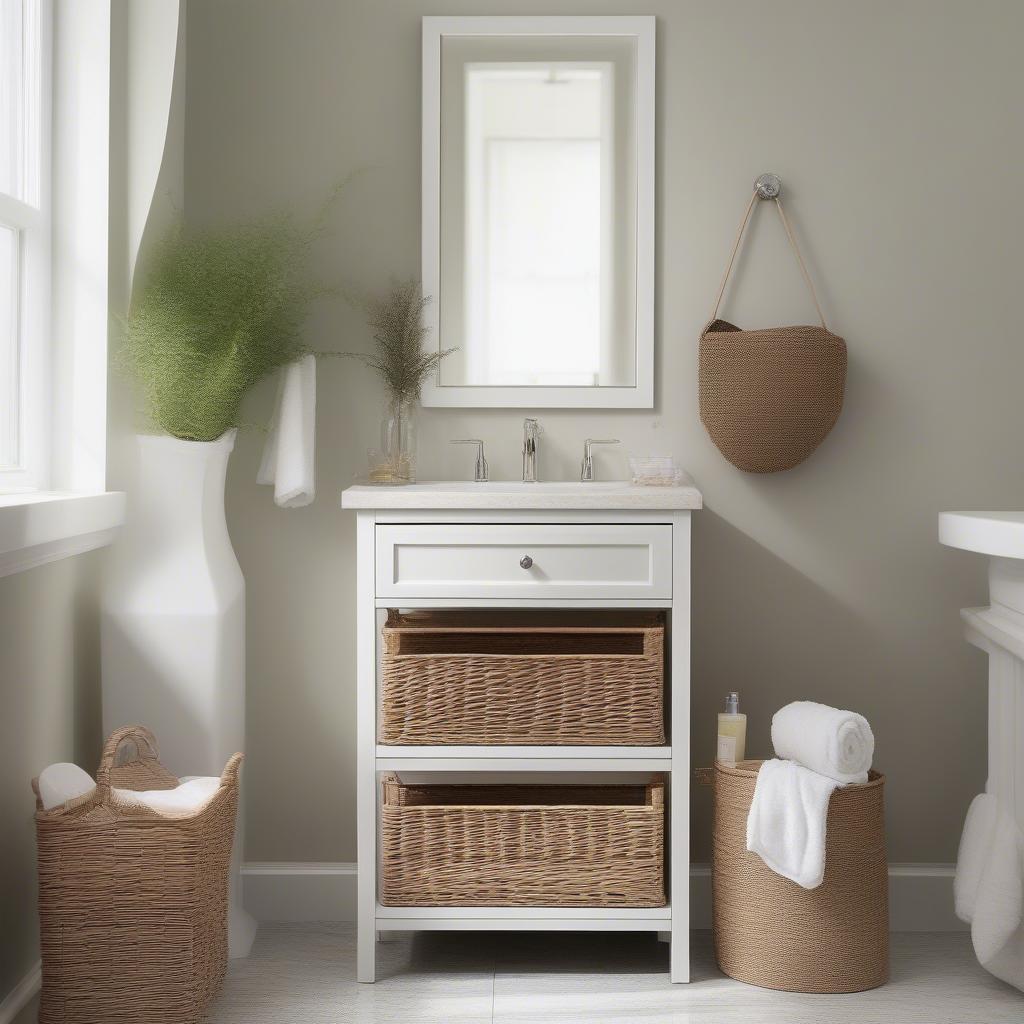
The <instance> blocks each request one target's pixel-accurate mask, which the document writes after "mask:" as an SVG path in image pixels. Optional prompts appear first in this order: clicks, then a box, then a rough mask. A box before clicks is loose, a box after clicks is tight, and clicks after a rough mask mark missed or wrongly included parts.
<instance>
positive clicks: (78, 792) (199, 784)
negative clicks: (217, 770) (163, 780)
mask: <svg viewBox="0 0 1024 1024" xmlns="http://www.w3.org/2000/svg"><path fill="white" fill-rule="evenodd" d="M95 788H96V783H95V782H94V781H93V779H92V776H91V775H89V774H88V772H85V771H83V770H82V769H81V768H79V767H78V765H77V764H67V763H61V764H51V765H50V766H49V767H48V768H44V769H43V770H42V771H41V772H40V773H39V799H40V800H41V801H42V804H43V808H44V809H45V810H47V811H49V810H51V809H52V808H54V807H59V806H60V805H61V804H65V803H67V802H68V801H69V800H76V799H77V798H78V797H80V796H86V795H87V794H89V793H91V792H92V791H93V790H94V789H95ZM219 788H220V779H219V778H217V777H216V776H193V777H191V778H189V779H187V780H184V781H182V783H181V785H180V786H177V787H175V788H174V789H147V790H142V791H136V790H133V789H117V788H115V789H114V795H115V796H116V797H117V798H118V800H119V801H121V802H122V803H137V804H142V805H143V806H144V807H149V808H150V809H152V810H154V811H156V812H157V813H159V814H170V815H178V814H191V813H192V812H194V811H198V810H199V808H201V807H202V806H203V805H204V804H205V803H207V802H208V801H209V800H211V799H212V798H213V795H214V794H215V793H216V792H217V790H218V789H219Z"/></svg>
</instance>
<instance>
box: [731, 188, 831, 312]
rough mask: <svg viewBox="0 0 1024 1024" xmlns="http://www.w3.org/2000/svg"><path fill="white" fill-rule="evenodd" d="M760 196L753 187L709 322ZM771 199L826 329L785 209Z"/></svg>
mask: <svg viewBox="0 0 1024 1024" xmlns="http://www.w3.org/2000/svg"><path fill="white" fill-rule="evenodd" d="M760 198H761V197H760V194H759V193H758V191H757V189H754V194H753V195H752V196H751V197H750V202H749V203H747V209H746V211H745V212H744V214H743V220H741V221H740V229H739V231H737V232H736V241H735V242H733V246H732V252H731V253H730V254H729V264H728V266H727V267H726V268H725V274H724V275H723V276H722V284H721V287H720V288H719V289H718V297H717V298H716V299H715V308H714V311H713V312H712V314H711V322H714V321H715V320H717V319H718V307H719V306H721V304H722V296H723V295H725V286H726V285H727V284H728V283H729V275H730V274H731V273H732V267H733V264H734V263H735V262H736V254H737V253H738V252H739V250H740V242H741V241H743V232H744V231H745V230H746V227H747V222H748V221H749V220H750V214H751V212H752V211H753V209H754V204H755V203H756V202H757V200H758V199H760ZM772 201H773V202H774V203H775V206H776V209H778V211H779V217H780V219H781V220H782V227H783V229H784V230H785V232H786V237H787V238H788V239H789V244H790V245H791V246H792V248H793V253H794V255H795V256H796V262H797V264H798V265H799V267H800V273H801V274H803V277H804V280H805V281H806V282H807V288H808V290H809V291H810V293H811V298H812V299H813V300H814V308H815V309H816V310H817V311H818V319H819V320H820V321H821V326H822V327H823V328H824V329H825V330H826V331H827V330H828V326H827V325H826V323H825V314H824V313H822V311H821V303H820V302H818V293H817V292H816V291H815V290H814V283H813V282H812V281H811V275H810V274H809V273H808V272H807V267H806V265H805V264H804V259H803V256H801V255H800V247H799V246H798V245H797V244H796V236H795V235H794V234H793V229H792V228H791V227H790V226H789V220H788V219H787V217H786V211H785V210H783V208H782V200H781V199H779V197H778V196H776V197H774V199H773V200H772Z"/></svg>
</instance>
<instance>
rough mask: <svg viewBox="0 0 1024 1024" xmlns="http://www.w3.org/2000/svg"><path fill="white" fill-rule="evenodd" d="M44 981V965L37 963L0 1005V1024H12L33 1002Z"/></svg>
mask: <svg viewBox="0 0 1024 1024" xmlns="http://www.w3.org/2000/svg"><path fill="white" fill-rule="evenodd" d="M42 980H43V968H42V964H39V963H37V964H36V965H35V967H33V968H32V970H31V971H29V972H28V974H26V975H25V977H24V978H22V979H21V981H19V982H18V984H17V985H15V986H14V988H12V989H11V991H10V992H8V993H7V995H6V996H5V997H4V1001H3V1002H2V1003H0V1024H11V1022H12V1021H14V1020H15V1019H16V1018H17V1016H18V1014H19V1013H21V1011H22V1010H24V1009H25V1007H26V1006H28V1004H29V1003H30V1002H31V1001H32V997H33V996H34V995H35V994H36V993H37V992H38V991H39V986H40V985H41V984H42Z"/></svg>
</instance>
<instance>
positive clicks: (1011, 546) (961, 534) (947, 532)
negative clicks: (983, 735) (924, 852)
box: [939, 512, 1024, 989]
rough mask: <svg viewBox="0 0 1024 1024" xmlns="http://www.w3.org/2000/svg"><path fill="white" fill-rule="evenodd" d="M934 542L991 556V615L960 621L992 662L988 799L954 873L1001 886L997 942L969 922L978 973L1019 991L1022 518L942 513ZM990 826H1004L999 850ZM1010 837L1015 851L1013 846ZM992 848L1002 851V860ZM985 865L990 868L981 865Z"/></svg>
mask: <svg viewBox="0 0 1024 1024" xmlns="http://www.w3.org/2000/svg"><path fill="white" fill-rule="evenodd" d="M939 540H940V541H941V542H942V543H943V544H946V545H948V546H950V547H955V548H962V549H963V550H965V551H976V552H978V553H979V554H983V555H988V556H989V571H988V577H989V601H990V604H989V607H987V608H964V609H963V610H962V611H961V613H960V614H961V617H962V618H963V620H964V623H965V633H966V636H967V640H968V641H969V642H970V643H972V644H974V645H975V646H976V647H980V648H981V649H982V650H983V651H985V652H986V653H987V654H988V659H989V673H988V680H989V701H988V706H989V711H988V783H987V785H986V787H985V789H986V793H987V794H988V795H989V797H991V798H992V799H991V800H988V801H986V813H985V814H984V815H982V814H979V815H977V817H976V820H973V821H971V820H969V827H968V829H967V830H965V836H964V840H963V841H962V844H961V863H960V864H959V865H958V867H957V870H958V885H961V886H962V884H963V879H964V876H965V874H968V873H972V872H976V871H980V875H981V876H984V875H985V873H986V872H996V873H997V874H998V883H997V884H996V886H994V888H993V892H992V893H991V894H990V896H992V897H993V900H992V903H993V905H994V906H996V907H997V908H998V913H999V914H1001V915H1002V917H1003V920H1002V923H1001V925H997V926H996V927H995V929H994V930H995V933H996V936H997V938H996V939H993V938H992V931H993V929H992V928H991V927H990V922H987V921H979V914H980V913H981V911H980V910H979V914H976V915H975V916H974V921H973V922H972V937H973V939H974V945H975V950H976V951H977V952H978V953H979V959H980V960H981V961H982V963H983V965H984V966H985V967H986V968H987V969H988V970H989V971H991V972H992V973H993V974H995V975H996V976H997V977H999V978H1002V979H1003V980H1004V981H1008V982H1009V983H1010V984H1012V985H1016V986H1017V987H1018V988H1021V989H1024V926H1022V925H1021V924H1018V925H1017V927H1016V928H1015V929H1013V930H1012V931H1010V930H1009V927H1008V925H1007V921H1009V920H1012V916H1013V915H1014V914H1015V909H1014V908H1015V907H1019V904H1020V880H1021V875H1022V871H1024V863H1022V857H1024V843H1022V840H1021V836H1022V835H1024V512H943V513H942V514H941V515H940V516H939ZM976 803H977V802H976ZM972 819H975V815H974V814H973V813H972ZM993 820H995V821H1001V822H1002V825H1003V832H1002V834H1001V836H1000V838H999V841H998V842H997V841H996V834H995V831H994V826H993V824H992V823H993ZM1011 823H1012V824H1011ZM1014 826H1015V827H1014ZM972 827H975V828H982V829H984V828H992V829H993V831H992V832H991V835H989V836H988V837H987V838H982V837H981V836H980V835H975V836H971V835H970V834H969V832H970V829H971V828H972ZM1011 836H1012V841H1013V844H1014V845H1015V850H1013V849H1011V846H1010V842H1011V840H1010V838H1008V837H1011ZM968 847H971V848H972V850H973V851H980V850H982V849H984V850H985V851H986V853H985V854H982V855H980V856H972V858H971V859H972V860H973V861H974V863H972V864H970V865H966V864H965V863H964V862H965V859H966V858H967V852H966V851H967V850H968ZM997 847H1001V851H1002V852H1001V854H1000V853H999V850H998V849H997ZM985 857H988V858H989V859H990V861H992V862H993V863H988V864H986V863H984V860H985ZM997 857H998V858H999V859H998V861H997V860H996V858H997ZM1014 879H1016V881H1014ZM997 916H998V915H997ZM979 928H981V929H983V930H984V929H987V930H988V932H989V934H988V935H987V936H985V935H982V936H981V937H980V938H979ZM1006 933H1008V934H1006ZM1004 934H1006V938H1005V942H1004V941H1003V935H1004ZM995 946H998V947H999V948H998V951H995Z"/></svg>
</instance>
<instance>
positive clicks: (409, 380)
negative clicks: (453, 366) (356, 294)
mask: <svg viewBox="0 0 1024 1024" xmlns="http://www.w3.org/2000/svg"><path fill="white" fill-rule="evenodd" d="M429 301H430V299H429V298H427V297H425V296H424V295H423V292H422V290H421V289H420V284H419V282H418V281H399V282H396V283H395V284H394V285H392V287H391V290H390V291H389V292H388V293H387V294H386V295H383V296H379V297H374V298H370V299H366V300H364V302H363V305H364V307H365V309H366V314H367V322H368V323H369V325H370V330H371V331H372V332H373V340H374V342H375V344H376V349H377V350H376V352H370V353H367V352H346V353H344V354H345V355H347V356H351V357H352V358H353V359H358V360H359V361H360V362H361V363H364V364H365V365H366V366H369V367H371V368H372V369H374V370H376V371H377V372H378V373H379V374H380V376H381V380H383V381H384V385H385V387H386V388H387V389H388V391H389V392H390V393H391V396H392V398H394V399H396V400H398V401H400V402H410V401H417V400H418V399H419V397H420V392H421V391H422V390H423V382H424V381H425V380H426V379H427V377H429V376H430V374H431V373H432V372H433V371H434V370H435V369H436V368H437V365H438V363H440V362H441V360H442V359H444V357H445V356H447V355H450V354H451V353H452V352H454V351H455V349H453V348H449V349H442V350H438V351H436V352H426V351H424V347H423V339H424V338H425V337H426V336H427V328H426V327H425V326H424V324H423V309H424V307H425V306H426V305H427V303H428V302H429Z"/></svg>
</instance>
